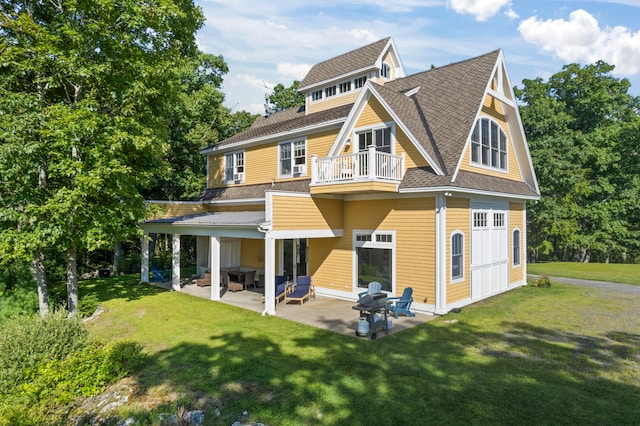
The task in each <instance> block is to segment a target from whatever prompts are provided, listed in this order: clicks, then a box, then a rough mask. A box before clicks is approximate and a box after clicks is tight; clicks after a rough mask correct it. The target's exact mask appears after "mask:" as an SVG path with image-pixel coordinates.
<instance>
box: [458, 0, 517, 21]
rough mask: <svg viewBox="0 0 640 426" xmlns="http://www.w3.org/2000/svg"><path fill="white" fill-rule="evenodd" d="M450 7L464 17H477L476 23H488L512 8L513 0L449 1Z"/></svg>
mask: <svg viewBox="0 0 640 426" xmlns="http://www.w3.org/2000/svg"><path fill="white" fill-rule="evenodd" d="M448 6H449V7H451V8H452V9H453V10H455V11H456V12H457V13H460V14H462V15H464V14H470V15H475V17H476V21H486V20H487V19H489V18H491V17H492V16H495V15H497V14H498V12H500V9H502V8H503V7H509V6H511V0H449V1H448ZM509 10H511V9H509ZM512 12H513V11H512ZM514 13H515V12H514Z"/></svg>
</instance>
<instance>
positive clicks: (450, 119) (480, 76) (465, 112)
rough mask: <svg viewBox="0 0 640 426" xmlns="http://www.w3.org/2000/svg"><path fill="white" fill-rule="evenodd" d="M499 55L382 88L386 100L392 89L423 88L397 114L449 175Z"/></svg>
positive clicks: (458, 156)
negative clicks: (410, 103) (410, 102)
mask: <svg viewBox="0 0 640 426" xmlns="http://www.w3.org/2000/svg"><path fill="white" fill-rule="evenodd" d="M499 54H500V51H499V50H496V51H494V52H491V53H488V54H486V55H482V56H479V57H477V58H473V59H468V60H466V61H462V62H457V63H454V64H450V65H446V66H443V67H441V68H435V69H433V70H429V71H425V72H422V73H418V74H415V75H412V76H409V77H405V78H401V79H398V80H394V81H390V82H388V83H386V84H385V86H384V89H386V90H380V91H379V92H380V94H381V95H382V96H383V97H384V98H385V99H387V98H389V99H392V97H391V95H390V93H392V92H396V93H404V92H407V91H409V90H411V89H414V88H416V87H418V86H419V87H420V90H418V92H417V93H416V94H415V95H413V96H412V97H411V98H412V99H413V100H414V102H413V106H412V107H410V106H409V104H408V103H407V102H404V103H403V106H402V107H398V108H399V109H398V111H396V113H397V114H398V116H399V118H400V119H401V120H402V121H403V122H405V124H406V125H407V126H408V127H409V128H410V129H411V132H412V133H413V135H414V136H415V137H416V138H418V140H419V141H420V143H421V145H422V146H423V147H424V148H425V150H426V151H427V152H428V153H429V154H430V155H431V156H432V158H433V159H434V160H436V161H439V162H441V163H443V165H444V167H443V169H444V171H445V174H447V175H451V174H453V173H454V171H455V169H456V167H457V164H458V160H459V159H460V155H461V154H462V150H463V148H464V146H465V144H466V141H467V136H468V135H469V132H470V131H471V129H472V128H473V124H474V120H475V118H476V114H477V113H478V109H479V108H480V105H481V103H482V100H483V97H484V93H485V90H486V88H487V84H488V83H489V80H490V79H491V75H492V71H493V69H494V67H495V64H496V61H497V59H498V55H499ZM376 88H377V87H376ZM395 97H397V95H396V96H395ZM392 102H393V101H391V102H390V104H391V103H392ZM412 108H413V110H412Z"/></svg>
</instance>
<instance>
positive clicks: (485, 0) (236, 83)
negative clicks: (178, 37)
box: [195, 0, 640, 113]
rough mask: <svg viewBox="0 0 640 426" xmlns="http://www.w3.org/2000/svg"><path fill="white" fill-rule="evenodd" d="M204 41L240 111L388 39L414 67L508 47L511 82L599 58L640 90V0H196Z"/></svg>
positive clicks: (230, 102) (259, 108)
mask: <svg viewBox="0 0 640 426" xmlns="http://www.w3.org/2000/svg"><path fill="white" fill-rule="evenodd" d="M195 1H196V4H197V5H199V6H200V7H202V9H203V12H204V14H205V17H206V19H207V20H206V22H205V26H204V28H203V29H202V30H200V31H199V32H198V34H197V40H198V44H199V46H200V48H201V49H202V50H203V51H205V52H207V53H213V54H216V55H222V56H223V57H224V59H225V61H226V62H227V64H228V65H229V73H228V74H227V75H226V76H225V79H224V85H223V88H222V91H223V92H224V93H225V95H226V101H225V105H226V106H228V107H230V108H232V109H233V111H237V110H247V111H251V112H253V113H262V112H264V107H263V104H264V95H265V93H267V92H269V89H270V88H272V87H273V86H274V85H275V84H277V83H283V84H285V85H286V86H289V85H290V84H291V83H292V82H293V80H295V79H298V80H301V79H302V78H303V77H304V76H305V74H306V72H307V71H308V70H309V67H310V66H311V65H313V64H315V63H318V62H321V61H324V60H326V59H329V58H332V57H334V56H337V55H340V54H342V53H345V52H348V51H350V50H352V49H355V48H358V47H360V46H364V45H366V44H368V43H371V42H374V41H376V40H379V39H381V38H384V37H388V36H391V37H392V38H393V39H394V42H395V44H396V47H397V49H398V52H399V54H400V57H401V59H402V61H403V64H404V67H405V69H406V71H407V73H408V74H413V73H416V72H420V71H423V70H426V69H429V68H430V67H431V65H435V66H442V65H446V64H449V63H451V62H457V61H460V60H464V59H468V58H471V57H474V56H478V55H481V54H484V53H487V52H490V51H493V50H496V49H502V50H503V51H504V54H505V58H506V62H507V70H508V72H509V76H510V78H511V85H512V86H522V84H521V82H522V80H523V79H525V78H528V79H533V78H536V77H542V78H543V79H547V78H548V77H549V76H551V75H552V74H554V73H556V72H558V71H560V70H561V69H562V66H563V65H564V64H568V63H573V62H576V63H580V64H588V63H593V62H595V61H597V60H598V59H602V60H605V61H606V62H608V63H610V64H613V65H615V66H616V70H615V76H616V77H626V78H629V80H630V81H631V83H632V87H631V93H632V94H634V95H640V0H537V1H534V0H347V1H335V0H322V1H318V2H310V1H308V0H288V1H282V2H279V1H259V0H195Z"/></svg>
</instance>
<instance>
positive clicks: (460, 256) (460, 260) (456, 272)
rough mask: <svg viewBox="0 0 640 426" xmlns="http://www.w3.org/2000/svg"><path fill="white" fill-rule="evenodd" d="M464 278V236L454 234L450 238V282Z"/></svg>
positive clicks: (457, 233) (458, 233)
mask: <svg viewBox="0 0 640 426" xmlns="http://www.w3.org/2000/svg"><path fill="white" fill-rule="evenodd" d="M463 278H464V235H462V233H460V232H456V233H454V234H453V235H452V236H451V281H459V280H461V279H463Z"/></svg>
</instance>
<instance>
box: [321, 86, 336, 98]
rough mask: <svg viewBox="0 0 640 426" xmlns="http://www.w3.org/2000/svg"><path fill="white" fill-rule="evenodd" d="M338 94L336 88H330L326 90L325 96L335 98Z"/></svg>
mask: <svg viewBox="0 0 640 426" xmlns="http://www.w3.org/2000/svg"><path fill="white" fill-rule="evenodd" d="M336 93H338V91H337V88H336V86H329V87H327V88H326V89H324V94H325V95H326V96H327V98H328V97H331V96H335V95H336Z"/></svg>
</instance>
